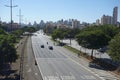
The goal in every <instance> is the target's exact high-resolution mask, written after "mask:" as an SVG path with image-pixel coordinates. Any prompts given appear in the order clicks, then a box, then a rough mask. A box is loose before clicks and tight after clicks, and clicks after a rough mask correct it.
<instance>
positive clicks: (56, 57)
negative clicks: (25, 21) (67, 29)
mask: <svg viewBox="0 0 120 80" xmlns="http://www.w3.org/2000/svg"><path fill="white" fill-rule="evenodd" d="M47 42H48V44H47ZM53 44H54V43H53V42H51V40H49V39H48V38H47V37H46V36H45V35H43V34H41V33H36V35H34V36H32V47H33V52H34V55H35V59H36V61H37V66H38V68H39V71H40V73H41V75H42V78H43V80H101V79H100V78H99V77H97V76H96V75H94V74H93V73H92V72H90V71H88V70H87V69H86V68H84V67H83V66H82V65H81V64H79V63H77V62H76V61H74V60H73V59H71V58H70V57H69V56H67V55H65V54H64V51H62V50H60V48H59V46H54V45H53ZM41 45H44V48H41ZM49 45H50V46H53V50H50V49H49V48H48V46H49Z"/></svg>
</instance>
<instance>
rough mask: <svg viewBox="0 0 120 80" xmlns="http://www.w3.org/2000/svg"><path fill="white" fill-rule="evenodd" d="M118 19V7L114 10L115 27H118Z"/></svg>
mask: <svg viewBox="0 0 120 80" xmlns="http://www.w3.org/2000/svg"><path fill="white" fill-rule="evenodd" d="M117 19H118V7H114V9H113V25H117Z"/></svg>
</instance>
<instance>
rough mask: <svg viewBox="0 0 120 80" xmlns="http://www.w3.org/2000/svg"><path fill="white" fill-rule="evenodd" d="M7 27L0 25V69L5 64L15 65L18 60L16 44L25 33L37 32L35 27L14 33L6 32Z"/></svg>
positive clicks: (24, 28)
mask: <svg viewBox="0 0 120 80" xmlns="http://www.w3.org/2000/svg"><path fill="white" fill-rule="evenodd" d="M6 31H7V29H6V27H4V26H2V25H0V69H1V68H2V66H3V65H4V64H7V63H13V62H15V61H16V60H17V58H18V55H17V53H16V48H15V43H16V42H17V40H18V39H20V38H21V35H22V34H23V33H24V32H30V33H32V32H35V31H36V28H34V27H27V26H26V27H23V28H20V29H17V30H14V31H12V32H9V33H8V32H6Z"/></svg>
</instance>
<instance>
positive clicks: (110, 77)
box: [63, 39, 120, 80]
mask: <svg viewBox="0 0 120 80" xmlns="http://www.w3.org/2000/svg"><path fill="white" fill-rule="evenodd" d="M63 43H66V44H67V45H68V46H71V47H73V48H75V49H77V50H80V51H82V52H84V53H87V54H88V55H91V51H92V50H91V49H85V48H84V47H81V46H80V45H79V44H78V43H77V41H75V40H71V45H70V40H68V39H67V40H63ZM96 53H97V54H96ZM76 56H77V55H76ZM94 57H97V58H107V59H110V56H109V55H108V54H107V53H100V52H98V51H97V50H94ZM76 58H77V57H76ZM79 60H80V61H77V62H79V63H80V64H82V65H83V66H85V67H86V68H87V69H88V70H90V71H91V72H92V73H93V74H95V75H97V76H99V77H101V78H102V80H120V76H118V75H116V74H114V73H112V72H109V71H105V70H102V69H97V68H92V67H89V61H87V59H85V58H83V57H81V58H79ZM117 76H118V77H117Z"/></svg>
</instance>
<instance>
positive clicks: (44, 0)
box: [0, 0, 120, 23]
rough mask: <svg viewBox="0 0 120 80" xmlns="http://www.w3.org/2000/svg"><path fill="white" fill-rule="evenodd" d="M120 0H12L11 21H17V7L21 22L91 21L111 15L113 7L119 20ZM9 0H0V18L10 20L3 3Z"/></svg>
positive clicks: (8, 2) (7, 2) (8, 12)
mask: <svg viewBox="0 0 120 80" xmlns="http://www.w3.org/2000/svg"><path fill="white" fill-rule="evenodd" d="M119 3H120V1H119V0H112V1H110V0H106V1H104V0H101V1H98V0H92V2H91V1H88V0H74V1H73V0H57V1H56V0H52V1H49V0H39V1H38V0H31V1H28V0H13V5H18V7H17V8H13V21H15V22H19V17H18V16H17V15H18V14H19V9H21V12H22V14H23V15H24V17H23V19H22V22H23V23H28V22H32V23H33V22H34V21H36V22H37V23H39V22H40V20H44V21H58V20H60V19H64V20H68V19H77V20H79V21H80V22H88V23H93V22H95V21H96V19H98V18H100V17H101V16H102V15H103V14H107V15H110V16H112V12H113V8H114V7H115V6H117V7H118V21H119V22H120V14H119V11H120V5H119ZM9 4H10V0H1V3H0V10H1V14H0V17H1V20H2V21H6V22H10V9H9V8H6V7H5V6H4V5H9Z"/></svg>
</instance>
